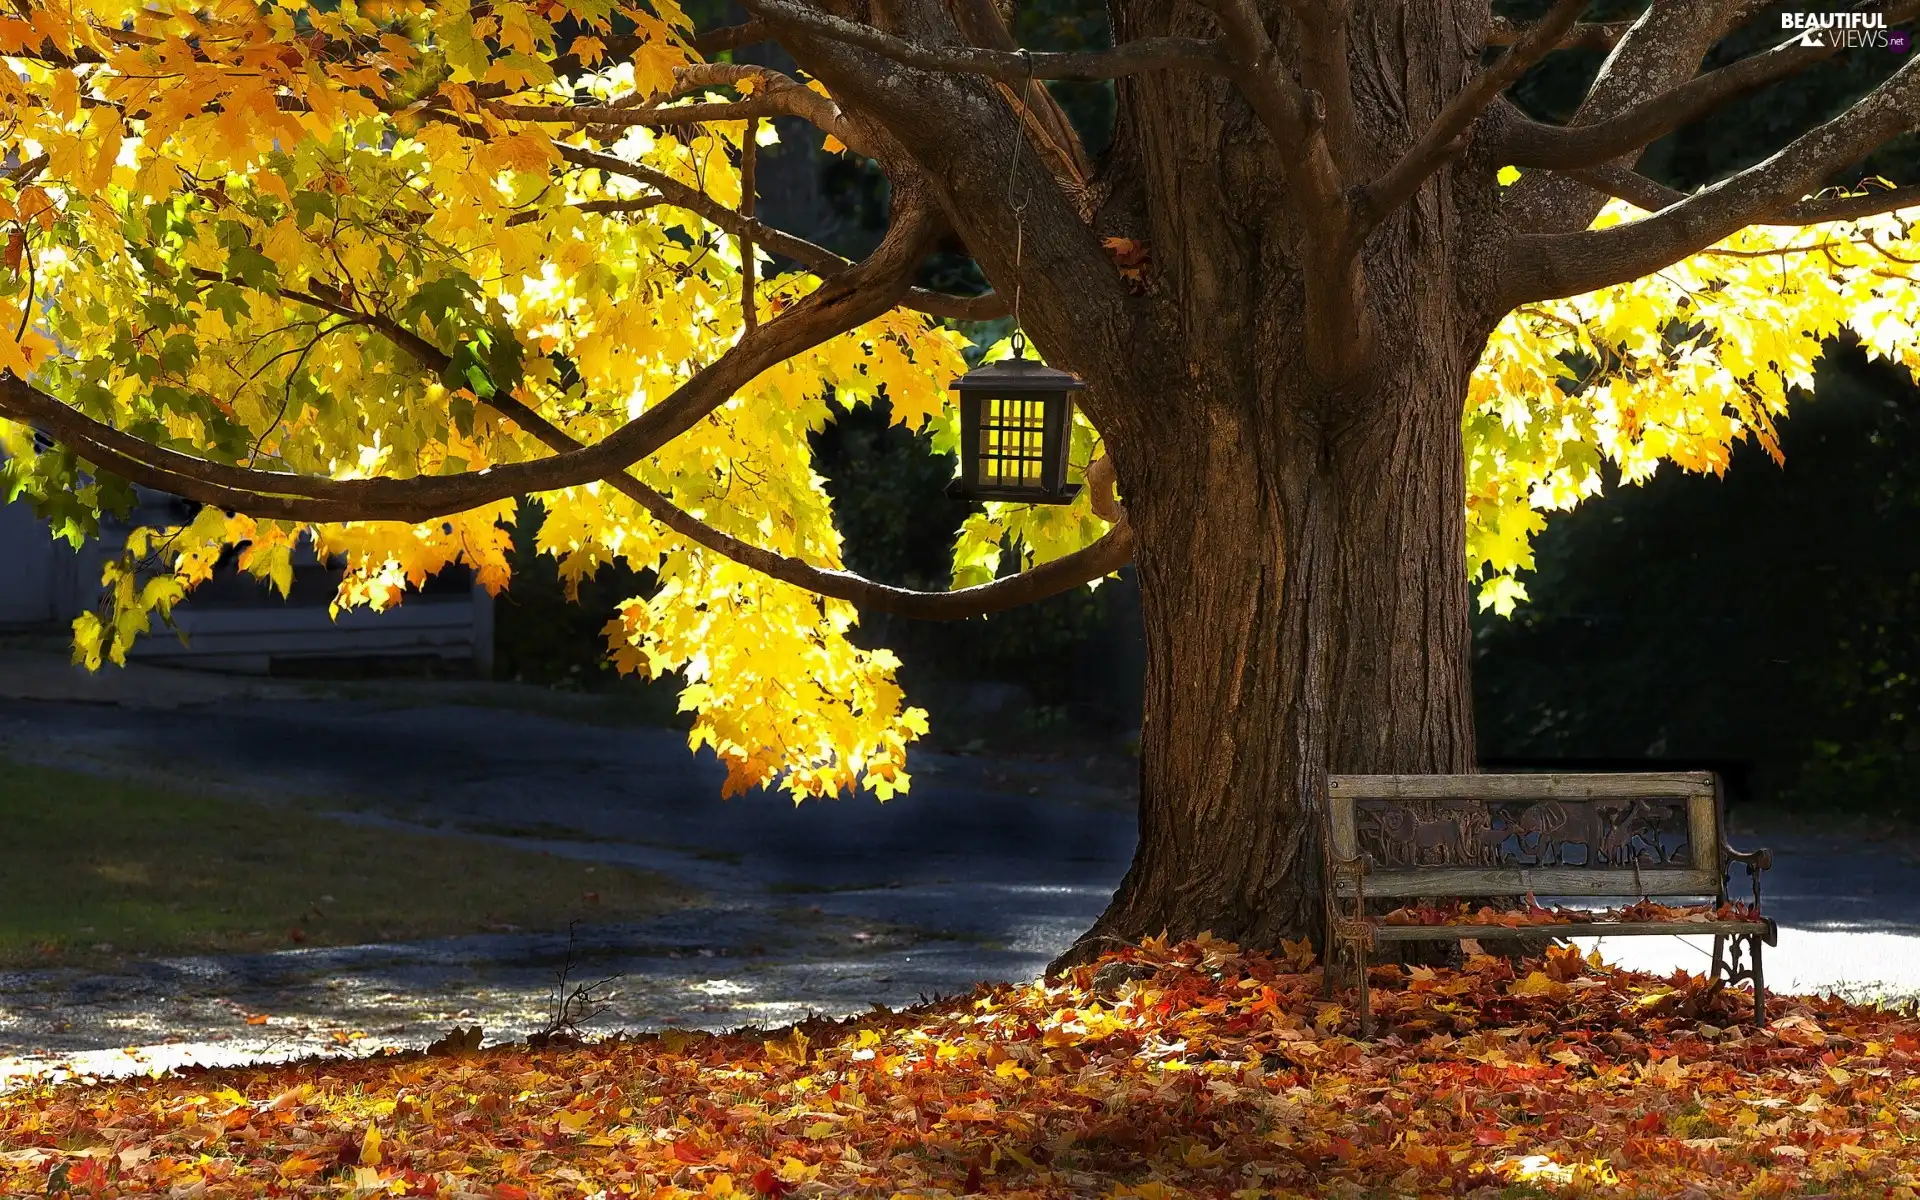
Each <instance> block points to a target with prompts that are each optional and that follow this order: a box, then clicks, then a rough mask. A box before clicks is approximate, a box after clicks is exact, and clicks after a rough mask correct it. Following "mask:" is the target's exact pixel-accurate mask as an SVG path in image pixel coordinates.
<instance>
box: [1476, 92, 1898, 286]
mask: <svg viewBox="0 0 1920 1200" xmlns="http://www.w3.org/2000/svg"><path fill="white" fill-rule="evenodd" d="M1915 128H1920V59H1915V60H1913V61H1909V62H1908V63H1907V64H1906V65H1905V66H1903V67H1901V68H1900V70H1899V71H1898V72H1896V73H1895V74H1894V76H1893V77H1892V78H1891V79H1889V80H1887V81H1886V82H1885V83H1883V84H1881V85H1880V86H1879V87H1878V88H1876V89H1874V91H1873V92H1872V93H1870V94H1869V95H1868V96H1867V97H1866V98H1865V99H1864V100H1861V101H1860V102H1859V103H1857V104H1856V105H1854V107H1853V108H1851V109H1849V110H1848V111H1847V112H1845V113H1843V114H1841V115H1840V116H1838V117H1836V118H1834V119H1833V120H1831V121H1828V122H1827V123H1826V124H1824V125H1821V126H1820V127H1819V128H1817V129H1814V130H1812V131H1810V132H1808V133H1806V134H1804V135H1802V136H1801V137H1799V138H1796V139H1795V140H1794V141H1793V142H1792V143H1791V144H1790V145H1788V146H1787V148H1786V149H1784V150H1782V151H1780V152H1779V153H1778V154H1775V155H1774V156H1773V157H1772V158H1769V159H1767V160H1766V161H1765V162H1762V163H1759V164H1757V165H1755V166H1752V167H1749V168H1747V169H1746V170H1744V171H1741V172H1740V173H1738V174H1736V175H1733V176H1731V177H1729V178H1727V179H1723V180H1721V181H1720V182H1719V183H1716V184H1714V185H1713V186H1712V187H1709V188H1706V189H1704V190H1702V191H1699V192H1696V193H1694V194H1693V195H1691V196H1689V197H1687V198H1686V199H1684V200H1682V201H1680V202H1679V203H1677V204H1672V205H1669V206H1667V207H1666V208H1664V209H1662V210H1660V211H1659V212H1658V213H1655V214H1654V215H1653V216H1650V217H1646V218H1644V219H1642V220H1639V221H1635V222H1632V223H1631V224H1627V225H1617V226H1614V227H1612V228H1610V229H1597V230H1588V231H1585V232H1581V233H1571V234H1544V235H1543V234H1531V235H1523V236H1521V237H1518V238H1515V239H1514V240H1513V242H1512V243H1510V251H1509V257H1508V259H1507V262H1506V264H1505V266H1504V269H1503V271H1502V273H1501V286H1500V297H1501V301H1500V302H1501V303H1502V304H1503V305H1504V306H1505V307H1506V308H1509V309H1510V308H1515V307H1518V306H1519V305H1521V304H1525V303H1527V302H1529V301H1533V300H1546V299H1551V298H1555V297H1559V296H1573V295H1578V294H1580V293H1582V292H1590V291H1593V290H1594V289H1596V288H1602V287H1608V286H1610V285H1613V284H1616V283H1621V282H1624V281H1626V280H1629V279H1638V278H1640V277H1641V276H1644V275H1648V274H1651V273H1652V272H1654V271H1657V270H1659V269H1660V268H1662V267H1664V266H1667V265H1668V264H1670V263H1673V262H1677V261H1679V260H1680V259H1682V258H1685V257H1686V256H1687V255H1689V254H1693V253H1695V252H1696V251H1699V250H1703V249H1705V248H1706V247H1708V246H1711V245H1712V244H1713V243H1715V242H1717V241H1719V240H1721V239H1722V238H1725V237H1727V236H1728V235H1730V234H1732V233H1733V232H1735V231H1736V230H1738V229H1741V228H1743V227H1744V226H1747V225H1750V224H1752V223H1754V222H1755V221H1756V220H1759V219H1761V218H1764V217H1766V216H1768V215H1770V214H1772V213H1774V212H1777V211H1779V210H1782V209H1785V208H1787V207H1788V206H1790V205H1792V204H1793V203H1794V202H1796V201H1798V200H1799V199H1800V198H1801V197H1803V196H1805V195H1807V194H1808V193H1810V192H1813V191H1815V190H1817V189H1818V188H1819V187H1820V186H1821V185H1822V184H1823V183H1824V182H1825V180H1826V177H1827V175H1828V174H1829V173H1831V172H1832V171H1835V170H1837V169H1838V168H1840V167H1841V166H1843V165H1845V164H1847V163H1849V162H1853V161H1854V160H1856V159H1858V158H1861V157H1863V156H1865V155H1866V154H1867V153H1868V152H1870V151H1872V150H1873V149H1874V148H1875V147H1877V146H1879V145H1881V144H1882V143H1884V142H1886V141H1887V140H1889V139H1891V138H1893V137H1894V136H1896V135H1898V134H1900V133H1903V132H1905V131H1907V130H1911V129H1915Z"/></svg>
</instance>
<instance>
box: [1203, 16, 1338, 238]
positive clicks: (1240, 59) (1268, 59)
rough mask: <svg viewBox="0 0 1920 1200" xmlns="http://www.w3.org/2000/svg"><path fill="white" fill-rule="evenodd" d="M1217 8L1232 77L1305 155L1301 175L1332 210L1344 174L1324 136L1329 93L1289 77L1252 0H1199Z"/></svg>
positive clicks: (1271, 125)
mask: <svg viewBox="0 0 1920 1200" xmlns="http://www.w3.org/2000/svg"><path fill="white" fill-rule="evenodd" d="M1195 2H1196V3H1197V4H1199V5H1200V7H1201V8H1204V9H1206V10H1207V11H1208V12H1210V13H1212V14H1213V15H1214V17H1215V18H1216V19H1217V20H1218V21H1219V22H1220V27H1221V29H1222V30H1223V31H1224V32H1225V34H1226V39H1225V40H1226V45H1227V51H1228V54H1229V55H1230V56H1231V58H1232V62H1233V66H1234V70H1233V72H1232V74H1231V78H1232V79H1233V81H1234V82H1235V83H1236V84H1238V85H1239V87H1240V91H1241V92H1242V93H1243V94H1244V95H1245V96H1246V98H1247V102H1248V103H1249V104H1251V105H1252V106H1253V110H1254V111H1255V112H1256V113H1258V114H1259V115H1260V120H1261V122H1262V123H1263V124H1265V125H1266V127H1267V132H1268V133H1269V134H1270V135H1272V137H1273V139H1274V140H1275V141H1276V142H1278V143H1279V144H1280V146H1281V148H1282V149H1283V150H1287V151H1289V152H1291V153H1292V154H1295V155H1298V156H1300V157H1301V158H1302V159H1303V160H1305V161H1303V162H1301V163H1300V164H1299V168H1298V171H1297V174H1298V176H1299V178H1300V179H1301V181H1303V182H1306V183H1307V184H1308V185H1309V186H1310V188H1311V194H1312V198H1313V202H1314V205H1315V208H1316V209H1317V210H1318V211H1319V212H1321V213H1332V212H1335V211H1337V210H1338V208H1339V206H1340V199H1339V196H1340V178H1339V173H1338V172H1337V171H1336V170H1335V169H1334V165H1333V161H1332V159H1331V157H1330V155H1329V154H1328V152H1327V146H1326V139H1325V138H1323V137H1321V136H1320V134H1321V131H1322V126H1323V125H1324V123H1325V120H1326V98H1325V97H1323V96H1319V95H1310V94H1309V93H1307V92H1306V91H1305V90H1303V89H1302V88H1301V87H1300V85H1299V84H1297V83H1295V82H1293V80H1292V79H1291V78H1289V77H1288V75H1287V73H1286V70H1285V68H1284V67H1283V66H1282V64H1281V60H1280V52H1279V50H1278V49H1277V48H1276V47H1275V46H1274V44H1273V39H1272V38H1270V37H1268V36H1267V27H1266V25H1265V23H1264V22H1262V21H1261V19H1260V10H1259V9H1258V8H1256V7H1255V6H1254V4H1253V0H1195Z"/></svg>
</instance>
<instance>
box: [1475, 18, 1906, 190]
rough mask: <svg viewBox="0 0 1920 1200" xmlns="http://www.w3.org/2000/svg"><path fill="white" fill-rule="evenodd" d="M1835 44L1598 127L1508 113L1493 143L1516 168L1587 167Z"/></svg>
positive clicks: (1703, 78)
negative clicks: (1556, 123)
mask: <svg viewBox="0 0 1920 1200" xmlns="http://www.w3.org/2000/svg"><path fill="white" fill-rule="evenodd" d="M1878 7H1880V9H1881V10H1882V11H1884V12H1885V13H1886V17H1887V23H1888V24H1890V25H1891V24H1894V23H1896V22H1899V21H1904V20H1906V19H1907V18H1909V17H1911V16H1913V15H1914V14H1915V13H1920V0H1902V2H1900V3H1895V4H1892V5H1885V6H1878ZM1839 50H1840V46H1839V44H1838V43H1837V42H1835V43H1833V44H1831V45H1820V46H1811V47H1809V46H1802V45H1801V44H1800V43H1799V42H1798V41H1797V40H1790V41H1787V42H1784V43H1782V44H1781V45H1778V46H1775V47H1773V48H1772V49H1770V50H1765V51H1762V52H1761V53H1759V54H1754V55H1749V56H1748V57H1746V58H1743V59H1740V60H1739V61H1737V62H1733V63H1729V64H1728V65H1726V66H1724V67H1721V68H1719V69H1718V70H1714V71H1709V72H1707V73H1706V74H1705V75H1699V76H1696V77H1694V78H1693V79H1690V80H1688V81H1687V82H1686V83H1683V84H1681V85H1680V86H1679V87H1676V88H1671V89H1669V90H1667V91H1665V92H1662V93H1661V94H1659V95H1657V96H1654V97H1651V98H1649V99H1647V100H1643V101H1641V102H1640V103H1638V104H1635V105H1633V106H1632V107H1631V108H1628V109H1627V110H1626V111H1624V112H1621V113H1619V114H1618V115H1616V116H1613V117H1610V118H1608V119H1607V120H1604V121H1597V122H1595V123H1593V124H1591V125H1547V124H1544V123H1542V122H1538V121H1533V120H1530V119H1528V118H1527V117H1526V116H1525V115H1523V114H1521V113H1520V112H1519V111H1518V110H1511V109H1510V110H1509V111H1508V112H1507V113H1505V114H1503V119H1502V121H1501V124H1500V127H1499V133H1498V135H1497V137H1496V139H1495V141H1494V153H1495V155H1496V157H1497V158H1498V161H1499V162H1500V163H1501V164H1503V165H1505V164H1509V163H1510V164H1512V165H1513V166H1516V167H1552V168H1565V167H1587V166H1593V165H1595V164H1598V163H1604V162H1607V161H1609V160H1611V159H1614V158H1618V157H1620V156H1621V155H1624V154H1627V153H1629V152H1630V151H1634V150H1638V149H1641V148H1642V147H1644V146H1647V145H1649V144H1651V143H1652V142H1654V141H1655V140H1657V139H1658V138H1660V137H1662V136H1664V135H1666V134H1668V133H1671V132H1673V131H1674V130H1676V129H1678V128H1680V127H1681V126H1682V125H1685V124H1687V123H1688V122H1690V121H1694V120H1697V119H1699V118H1700V117H1703V116H1705V115H1706V114H1708V113H1710V112H1712V111H1713V110H1714V109H1716V108H1718V107H1720V106H1721V105H1722V104H1725V103H1726V102H1727V101H1729V100H1731V99H1733V98H1734V97H1736V96H1739V95H1742V94H1744V93H1746V92H1751V91H1753V90H1755V89H1757V88H1762V87H1765V86H1766V85H1768V84H1770V83H1774V82H1776V81H1778V80H1781V79H1785V78H1787V77H1788V76H1790V75H1793V74H1795V73H1797V72H1799V71H1803V70H1805V69H1806V68H1808V67H1810V66H1812V65H1813V64H1815V63H1818V62H1822V61H1824V60H1826V59H1828V58H1831V57H1833V56H1834V55H1835V54H1836V53H1838V52H1839Z"/></svg>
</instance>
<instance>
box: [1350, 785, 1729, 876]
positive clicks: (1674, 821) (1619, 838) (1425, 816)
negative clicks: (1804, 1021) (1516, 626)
mask: <svg viewBox="0 0 1920 1200" xmlns="http://www.w3.org/2000/svg"><path fill="white" fill-rule="evenodd" d="M1327 818H1328V826H1329V834H1330V846H1329V849H1330V850H1331V853H1332V857H1333V858H1334V859H1335V861H1336V862H1338V861H1339V860H1343V859H1344V860H1351V859H1354V858H1360V859H1363V860H1365V863H1366V875H1365V884H1364V886H1365V889H1366V894H1367V895H1369V896H1383V897H1393V896H1517V895H1520V894H1522V893H1525V892H1533V893H1535V894H1536V895H1540V896H1714V895H1719V894H1720V892H1721V888H1722V885H1723V881H1724V880H1725V872H1726V868H1725V862H1724V860H1723V858H1722V857H1721V852H1722V847H1723V846H1724V845H1725V839H1724V838H1723V836H1722V830H1721V826H1720V821H1721V813H1720V804H1719V798H1718V787H1717V785H1716V782H1715V780H1714V777H1713V775H1711V774H1710V773H1707V772H1659V773H1644V774H1630V775H1629V774H1614V775H1527V774H1513V775H1334V776H1331V777H1330V778H1329V779H1328V780H1327ZM1333 875H1334V879H1335V880H1336V884H1335V886H1336V888H1337V893H1338V894H1339V895H1340V896H1342V897H1350V896H1352V895H1353V886H1352V884H1351V882H1349V881H1348V878H1347V876H1346V873H1345V872H1340V871H1335V872H1334V873H1333Z"/></svg>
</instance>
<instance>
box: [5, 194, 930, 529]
mask: <svg viewBox="0 0 1920 1200" xmlns="http://www.w3.org/2000/svg"><path fill="white" fill-rule="evenodd" d="M935 227H936V226H935V222H934V219H933V218H932V217H931V215H930V214H927V213H926V212H925V211H924V210H921V209H919V208H908V209H903V210H901V211H900V212H899V213H898V214H897V215H896V220H895V224H894V226H893V227H892V228H891V229H889V230H888V233H887V237H886V239H885V240H884V241H882V242H881V245H880V248H879V249H878V250H877V251H876V252H875V253H874V255H873V257H871V258H869V259H868V260H866V261H865V262H863V263H861V264H860V265H859V266H857V267H854V268H852V269H851V270H848V271H846V272H843V273H842V274H840V275H838V276H835V277H834V278H832V279H829V280H827V281H825V282H824V283H823V284H822V285H821V287H820V289H819V290H817V291H815V292H814V293H812V294H811V295H809V296H806V297H804V298H803V299H802V300H800V302H799V303H797V304H796V305H795V306H794V307H793V308H792V309H790V310H788V311H787V312H786V313H785V314H783V315H782V316H780V317H778V318H776V319H775V320H772V321H769V322H767V323H765V324H763V325H761V326H760V327H759V328H757V329H755V330H754V331H753V332H751V333H748V334H745V335H743V336H742V337H741V339H740V340H739V341H738V342H737V343H735V344H734V346H733V347H732V348H731V349H729V350H728V351H727V352H726V353H725V354H723V355H721V356H720V358H718V359H717V360H715V361H714V362H713V363H710V364H709V365H707V366H706V367H704V368H702V369H701V370H699V371H698V372H696V373H695V374H694V376H693V378H691V379H689V380H688V381H687V382H686V383H684V384H682V385H680V386H679V387H678V388H676V389H674V391H673V392H672V393H671V394H670V395H668V396H667V397H666V399H664V400H662V401H661V402H660V403H659V404H657V405H655V406H653V407H652V408H649V409H647V410H646V411H645V412H643V413H642V414H641V415H640V416H638V417H636V418H635V419H633V420H631V421H629V422H627V423H626V424H625V425H623V426H621V427H620V428H619V429H618V430H616V431H614V432H613V433H612V434H609V435H608V436H607V437H606V438H604V439H603V440H601V441H600V442H599V443H597V444H595V445H593V446H589V447H586V448H583V449H580V450H574V451H569V452H567V453H565V454H559V455H555V456H553V457H550V458H544V459H539V460H536V461H533V462H526V463H508V464H503V465H500V466H495V467H489V468H486V469H484V470H480V471H462V472H458V473H456V474H452V475H436V476H416V477H413V478H410V479H328V478H322V477H318V476H310V475H296V474H291V473H286V472H278V471H261V470H254V469H251V468H246V467H234V466H228V465H226V464H223V463H215V462H209V461H207V460H205V459H201V458H195V457H193V456H192V455H187V454H182V453H180V452H178V451H175V450H167V449H164V448H161V447H158V446H154V445H151V444H149V443H148V442H146V441H144V440H142V439H140V438H137V437H134V436H132V435H130V434H127V433H124V432H122V431H120V430H118V429H115V428H113V427H112V426H110V425H106V424H104V423H102V422H99V421H96V420H94V419H93V418H91V417H88V416H87V415H85V414H84V413H81V412H79V411H78V410H76V409H73V408H70V407H68V406H67V405H65V404H63V403H61V402H60V401H59V400H58V399H56V398H55V397H53V396H50V395H48V394H47V393H45V392H42V391H40V390H39V389H38V388H35V387H32V386H31V385H30V384H28V383H26V382H25V381H23V380H20V379H17V378H14V377H13V376H11V375H7V376H0V414H4V415H5V416H7V417H9V418H10V419H13V420H16V421H20V422H23V423H26V424H31V425H35V426H38V427H40V428H42V429H45V430H46V431H47V432H48V433H49V434H51V435H52V436H53V437H54V438H56V439H57V440H59V441H60V442H62V443H64V444H65V445H67V446H68V447H69V448H70V449H72V450H73V451H74V452H76V453H78V454H79V455H81V457H83V458H85V459H87V460H88V461H90V462H93V463H95V464H96V465H98V466H102V467H105V468H106V469H108V470H110V471H113V472H114V473H115V474H118V475H121V476H123V477H125V478H127V479H129V480H131V481H133V482H134V483H140V484H145V485H146V486H148V487H153V488H158V489H160V490H162V491H168V492H172V493H174V494H176V495H180V496H185V497H186V498H188V499H190V500H198V501H201V502H202V503H206V504H214V505H218V506H219V507H222V508H227V509H233V510H236V511H243V512H249V513H255V514H257V515H261V516H270V517H278V518H284V519H290V520H302V521H319V522H341V521H405V522H408V523H413V524H417V523H420V522H423V521H430V520H433V519H435V518H437V517H442V516H445V515H447V514H449V513H456V512H465V511H468V510H469V509H474V508H479V507H481V506H482V505H485V504H490V503H493V502H494V501H497V500H504V499H507V498H509V497H513V496H521V495H526V494H527V493H530V492H545V491H557V490H560V489H562V488H568V487H577V486H579V485H581V484H585V483H590V482H592V481H594V480H597V479H604V478H606V477H608V476H610V475H614V474H617V473H619V472H621V471H623V470H625V469H626V468H627V466H628V465H629V464H631V463H634V462H637V461H638V460H639V459H641V458H644V457H646V456H647V455H649V454H652V453H653V452H654V451H656V450H658V449H659V448H660V447H662V446H664V445H666V443H667V442H669V441H671V440H672V439H673V438H675V437H678V436H679V435H680V434H681V433H683V432H685V431H686V430H687V429H689V428H691V427H692V426H693V425H694V424H695V423H696V422H698V421H700V420H701V419H702V418H704V417H706V416H707V414H709V413H711V412H712V411H713V410H714V409H716V408H718V407H719V406H720V405H722V404H724V403H725V402H726V401H727V400H728V399H729V398H730V397H731V396H732V395H733V394H734V393H735V392H736V391H738V390H739V389H740V388H741V387H743V386H745V385H746V384H748V383H749V382H751V381H752V380H753V379H754V378H755V377H756V376H758V375H759V374H760V373H761V372H762V371H764V370H766V369H767V368H769V367H772V366H774V365H776V364H778V363H781V362H784V361H785V360H787V359H789V358H792V357H793V356H795V355H797V354H801V353H804V352H805V351H806V350H808V349H810V348H811V347H813V346H816V345H819V344H820V343H821V342H824V341H826V340H828V339H830V338H833V337H836V336H838V335H839V334H841V333H844V332H846V331H848V330H851V329H854V328H856V327H858V326H860V325H862V324H865V323H866V322H867V321H870V320H872V319H873V318H875V317H877V316H879V315H880V314H881V313H884V312H885V311H886V310H887V309H889V308H891V307H893V305H894V304H895V303H896V302H897V301H898V300H899V298H900V296H901V295H902V294H903V293H904V292H905V290H906V281H907V279H908V278H910V277H911V273H912V271H913V269H914V267H915V266H916V265H917V264H918V262H919V259H920V256H921V254H922V253H923V248H924V247H925V245H926V242H927V239H928V238H929V237H930V236H931V235H932V231H933V230H934V228H935Z"/></svg>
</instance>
